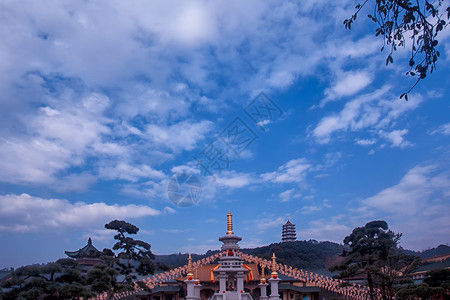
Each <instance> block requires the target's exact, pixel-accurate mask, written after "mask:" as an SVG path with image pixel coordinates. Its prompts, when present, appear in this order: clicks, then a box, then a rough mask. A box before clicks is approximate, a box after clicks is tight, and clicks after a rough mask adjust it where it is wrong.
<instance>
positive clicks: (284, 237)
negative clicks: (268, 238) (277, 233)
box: [281, 220, 297, 243]
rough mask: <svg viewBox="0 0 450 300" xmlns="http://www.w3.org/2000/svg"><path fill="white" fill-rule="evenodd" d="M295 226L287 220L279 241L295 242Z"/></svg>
mask: <svg viewBox="0 0 450 300" xmlns="http://www.w3.org/2000/svg"><path fill="white" fill-rule="evenodd" d="M296 235H297V234H296V232H295V224H292V223H291V222H290V221H289V220H288V221H287V222H286V224H284V225H283V230H282V233H281V241H282V242H283V243H287V242H295V240H296Z"/></svg>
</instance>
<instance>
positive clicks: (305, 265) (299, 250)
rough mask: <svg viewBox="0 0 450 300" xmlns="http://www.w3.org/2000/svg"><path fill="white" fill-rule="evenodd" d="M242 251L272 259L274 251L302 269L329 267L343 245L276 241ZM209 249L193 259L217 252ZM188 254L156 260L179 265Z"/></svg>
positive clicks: (184, 262)
mask: <svg viewBox="0 0 450 300" xmlns="http://www.w3.org/2000/svg"><path fill="white" fill-rule="evenodd" d="M241 250H242V252H244V253H247V254H251V255H256V256H258V257H261V258H265V259H270V258H271V257H272V253H275V255H276V256H277V261H278V262H280V263H284V264H287V265H290V266H292V267H296V268H302V269H327V268H328V267H329V266H331V265H332V264H334V263H335V262H337V261H338V260H339V259H341V257H340V256H339V254H341V253H342V246H340V245H339V244H336V243H332V242H317V241H315V240H310V241H296V242H291V243H276V244H270V245H268V246H263V247H258V248H253V249H241ZM217 252H218V251H217V250H216V251H208V252H207V253H206V254H205V255H195V254H193V255H192V258H193V260H194V261H195V260H198V259H201V258H203V257H207V256H210V255H213V254H214V253H217ZM187 257H188V255H187V254H181V253H179V254H171V255H156V260H157V261H159V262H162V263H165V264H167V265H169V266H170V267H178V266H181V265H184V264H186V263H187Z"/></svg>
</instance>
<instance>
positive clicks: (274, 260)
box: [271, 253, 278, 277]
mask: <svg viewBox="0 0 450 300" xmlns="http://www.w3.org/2000/svg"><path fill="white" fill-rule="evenodd" d="M276 259H277V258H276V256H275V253H273V254H272V274H271V275H272V277H273V276H277V275H278V273H277V262H276Z"/></svg>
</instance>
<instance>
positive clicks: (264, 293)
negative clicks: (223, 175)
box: [137, 212, 320, 300]
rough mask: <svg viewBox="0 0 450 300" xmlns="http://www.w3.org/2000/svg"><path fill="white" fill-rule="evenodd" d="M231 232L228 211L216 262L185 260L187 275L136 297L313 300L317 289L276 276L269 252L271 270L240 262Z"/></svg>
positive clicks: (216, 299)
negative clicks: (225, 228)
mask: <svg viewBox="0 0 450 300" xmlns="http://www.w3.org/2000/svg"><path fill="white" fill-rule="evenodd" d="M241 240H242V238H241V237H239V236H237V235H236V234H235V233H234V232H233V222H232V215H231V212H229V213H228V215H227V232H226V234H225V235H224V236H222V237H220V238H219V241H221V242H222V243H223V245H222V247H221V251H222V256H221V258H220V259H219V261H218V263H216V264H207V265H203V266H200V267H198V268H193V266H192V258H191V256H190V255H189V259H188V274H187V275H186V276H185V277H182V278H177V279H176V280H174V281H173V282H166V283H164V284H163V285H162V286H158V287H155V288H154V289H153V290H152V292H151V293H149V292H145V291H142V292H140V293H139V294H138V295H137V296H138V297H139V298H140V299H151V300H183V299H185V300H257V299H260V300H316V299H319V292H320V289H319V288H318V287H316V286H313V285H311V284H307V283H305V282H303V281H300V280H297V279H294V278H290V277H287V276H284V275H279V274H278V273H277V272H276V267H275V264H276V257H275V254H273V257H272V268H271V270H265V269H264V268H260V267H258V266H257V265H256V264H254V263H244V260H243V259H242V257H241V256H240V252H239V251H238V250H239V245H238V242H239V241H241Z"/></svg>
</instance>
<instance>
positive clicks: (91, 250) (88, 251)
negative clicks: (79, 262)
mask: <svg viewBox="0 0 450 300" xmlns="http://www.w3.org/2000/svg"><path fill="white" fill-rule="evenodd" d="M64 253H66V254H67V256H69V257H71V258H99V257H100V255H101V254H102V253H101V252H100V251H99V250H98V249H97V248H95V247H94V246H93V245H92V240H91V238H89V239H88V243H87V245H86V246H84V247H83V248H81V249H79V250H77V251H64Z"/></svg>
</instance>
